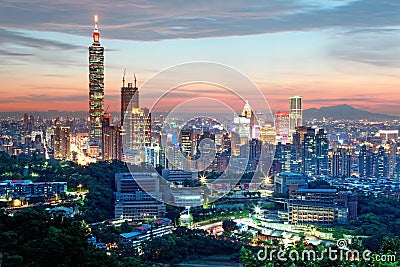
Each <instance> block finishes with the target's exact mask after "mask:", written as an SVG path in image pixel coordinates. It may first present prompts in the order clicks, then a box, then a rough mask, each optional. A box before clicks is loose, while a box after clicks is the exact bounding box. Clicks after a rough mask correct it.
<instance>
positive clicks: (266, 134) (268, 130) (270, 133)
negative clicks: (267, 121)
mask: <svg viewBox="0 0 400 267" xmlns="http://www.w3.org/2000/svg"><path fill="white" fill-rule="evenodd" d="M275 139H276V131H275V128H274V127H272V126H271V125H264V126H263V127H262V128H261V129H260V141H262V142H263V143H268V144H275Z"/></svg>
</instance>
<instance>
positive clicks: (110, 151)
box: [102, 113, 122, 160]
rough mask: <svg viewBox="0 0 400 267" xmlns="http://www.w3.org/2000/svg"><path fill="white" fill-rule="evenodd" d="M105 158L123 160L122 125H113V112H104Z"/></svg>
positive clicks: (103, 142) (103, 140) (103, 143)
mask: <svg viewBox="0 0 400 267" xmlns="http://www.w3.org/2000/svg"><path fill="white" fill-rule="evenodd" d="M102 135H103V137H102V145H103V160H113V159H119V160H121V158H122V156H121V154H122V135H121V127H120V126H113V125H111V114H108V113H104V116H103V119H102Z"/></svg>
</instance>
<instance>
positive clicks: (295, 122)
mask: <svg viewBox="0 0 400 267" xmlns="http://www.w3.org/2000/svg"><path fill="white" fill-rule="evenodd" d="M302 124H303V99H302V97H301V96H292V97H290V112H289V135H290V137H292V136H293V134H294V133H295V132H296V127H299V126H302Z"/></svg>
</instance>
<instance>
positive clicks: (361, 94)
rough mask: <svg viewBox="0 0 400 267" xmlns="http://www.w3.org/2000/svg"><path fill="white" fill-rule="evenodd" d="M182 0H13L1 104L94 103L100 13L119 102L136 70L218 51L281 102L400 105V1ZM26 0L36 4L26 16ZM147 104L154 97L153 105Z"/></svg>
mask: <svg viewBox="0 0 400 267" xmlns="http://www.w3.org/2000/svg"><path fill="white" fill-rule="evenodd" d="M177 4H179V3H177V2H171V3H170V5H167V6H166V5H165V4H163V3H158V4H155V3H152V2H147V1H140V2H137V3H132V2H119V3H118V5H117V4H107V3H100V2H84V3H83V4H82V7H81V6H79V7H78V5H74V4H71V3H65V5H61V4H52V3H50V2H48V1H41V2H38V3H31V2H24V1H19V2H14V1H4V2H3V3H2V4H0V7H1V9H0V10H1V16H0V17H1V19H0V25H1V32H0V42H1V43H2V44H3V48H2V49H1V51H0V58H1V60H2V65H1V68H3V69H2V72H1V74H0V75H1V76H0V77H1V79H2V81H3V87H2V89H1V91H0V92H1V93H2V94H3V97H2V98H1V99H0V111H19V110H48V109H58V110H75V111H76V110H87V101H88V98H87V84H88V78H87V47H88V46H89V45H90V44H91V40H90V37H91V33H92V30H93V15H94V14H98V15H99V20H100V21H99V28H100V31H101V32H102V45H104V47H105V58H106V59H105V106H108V105H109V106H110V109H109V110H110V111H117V110H120V88H121V81H122V76H123V72H124V69H125V68H127V75H126V80H127V81H129V82H130V81H131V80H133V73H136V74H137V77H138V87H139V88H140V86H141V84H143V82H144V81H145V80H146V79H148V78H150V77H151V76H152V75H154V74H156V73H158V72H159V71H161V70H163V69H165V68H167V67H169V66H172V65H176V64H180V63H184V62H189V61H215V62H219V63H222V64H226V65H228V66H232V67H234V68H236V69H238V70H240V71H241V72H242V73H244V74H245V75H247V76H248V77H249V78H250V79H252V80H253V81H254V82H255V83H256V84H257V85H258V86H259V87H260V89H261V90H262V92H263V93H264V95H265V97H266V99H267V100H268V101H269V104H270V106H271V108H272V109H273V110H288V101H287V98H288V97H289V96H292V95H301V96H303V97H304V99H307V101H305V102H304V109H307V108H311V107H321V106H329V105H335V104H341V103H345V104H351V105H353V106H355V107H358V108H362V109H365V110H368V111H372V112H382V113H388V114H394V115H400V107H398V105H397V102H398V100H399V99H397V98H396V89H397V86H398V81H399V80H398V78H397V77H396V67H398V65H397V64H398V63H396V57H397V54H396V51H398V48H397V46H396V40H397V39H398V38H399V34H398V25H399V24H400V20H399V18H398V16H397V14H398V11H399V10H398V9H399V5H395V4H389V3H379V2H378V1H371V0H364V1H340V2H339V1H326V2H324V3H323V4H321V3H318V2H316V1H295V2H292V1H280V2H279V3H277V4H276V5H272V4H268V3H246V4H242V3H240V2H232V3H230V4H229V5H228V6H226V5H222V4H218V3H214V2H203V3H201V4H198V3H197V4H196V5H194V4H193V3H185V4H183V5H182V4H179V5H180V9H176V6H177ZM25 9H29V10H30V11H29V12H30V13H24V16H22V15H21V14H22V12H26V11H24V10H25ZM128 10H129V12H128ZM128 13H130V14H131V15H129V16H128ZM16 18H18V19H16ZM277 21H280V22H281V23H277ZM232 44H233V45H232ZM380 47H384V48H385V49H382V51H381V50H379V48H380ZM60 51H61V53H60ZM397 61H398V60H397ZM60 65H62V67H57V66H60ZM199 88H200V89H201V87H199ZM163 90H164V89H162V88H154V91H152V92H151V94H152V95H154V96H156V97H157V96H160V95H161V94H162V93H163ZM149 95H150V94H149ZM204 96H207V92H204ZM388 96H390V98H389V97H388ZM146 101H147V102H146ZM147 103H149V101H148V99H143V106H146V104H147ZM150 103H151V101H150Z"/></svg>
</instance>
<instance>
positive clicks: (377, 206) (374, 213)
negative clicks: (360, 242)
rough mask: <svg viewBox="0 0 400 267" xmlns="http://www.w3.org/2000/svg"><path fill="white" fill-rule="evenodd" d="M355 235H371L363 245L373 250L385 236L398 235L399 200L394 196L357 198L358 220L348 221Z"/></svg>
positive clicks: (399, 233) (399, 222)
mask: <svg viewBox="0 0 400 267" xmlns="http://www.w3.org/2000/svg"><path fill="white" fill-rule="evenodd" d="M350 228H351V229H354V232H355V234H356V235H365V236H371V237H370V238H367V239H365V240H364V245H365V246H366V247H367V248H369V249H371V250H374V251H377V250H378V249H379V248H380V245H381V243H382V239H383V237H385V236H388V237H390V236H400V201H399V200H398V199H395V198H386V197H374V196H362V195H360V196H359V198H358V220H357V221H352V222H351V223H350Z"/></svg>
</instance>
